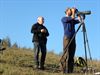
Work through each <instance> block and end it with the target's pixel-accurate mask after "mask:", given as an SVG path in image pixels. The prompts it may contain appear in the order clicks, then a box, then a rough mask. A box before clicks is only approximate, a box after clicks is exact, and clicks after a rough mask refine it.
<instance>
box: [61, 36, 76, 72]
mask: <svg viewBox="0 0 100 75" xmlns="http://www.w3.org/2000/svg"><path fill="white" fill-rule="evenodd" d="M70 40H71V38H67V37H66V36H64V38H63V50H64V51H65V50H67V52H66V53H67V54H66V61H65V62H64V64H65V66H64V69H63V71H64V72H67V73H72V72H73V67H74V55H75V49H76V43H75V38H74V39H73V41H72V42H71V44H70V45H69V47H68V49H66V46H67V45H68V43H69V41H70Z"/></svg>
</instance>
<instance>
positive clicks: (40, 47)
mask: <svg viewBox="0 0 100 75" xmlns="http://www.w3.org/2000/svg"><path fill="white" fill-rule="evenodd" d="M40 51H41V59H40V60H39V52H40ZM34 58H35V62H36V65H37V66H39V65H40V67H44V63H45V58H46V43H45V42H43V41H41V42H34ZM39 61H40V62H39Z"/></svg>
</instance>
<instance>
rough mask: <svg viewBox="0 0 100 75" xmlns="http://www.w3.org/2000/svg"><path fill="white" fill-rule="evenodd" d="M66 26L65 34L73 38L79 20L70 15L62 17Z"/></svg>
mask: <svg viewBox="0 0 100 75" xmlns="http://www.w3.org/2000/svg"><path fill="white" fill-rule="evenodd" d="M61 21H62V23H63V27H64V36H67V37H68V38H71V37H72V36H73V35H74V33H75V24H77V23H79V20H75V19H72V18H71V17H70V16H69V17H63V18H62V19H61Z"/></svg>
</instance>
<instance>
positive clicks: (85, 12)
mask: <svg viewBox="0 0 100 75" xmlns="http://www.w3.org/2000/svg"><path fill="white" fill-rule="evenodd" d="M76 14H77V15H90V14H91V11H78V12H77V13H76Z"/></svg>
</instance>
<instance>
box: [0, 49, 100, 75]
mask: <svg viewBox="0 0 100 75" xmlns="http://www.w3.org/2000/svg"><path fill="white" fill-rule="evenodd" d="M33 55H34V53H33V51H32V50H30V49H25V48H8V49H6V50H5V51H4V52H3V54H2V53H0V75H63V73H62V71H61V69H60V66H59V59H60V56H58V55H56V54H54V53H53V52H48V53H47V57H46V64H45V67H46V69H45V70H44V71H41V70H36V69H35V68H34V61H33ZM92 65H93V66H94V67H95V68H96V69H97V70H98V71H100V62H99V61H93V63H92ZM71 75H82V73H73V74H71ZM83 75H84V73H83Z"/></svg>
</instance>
